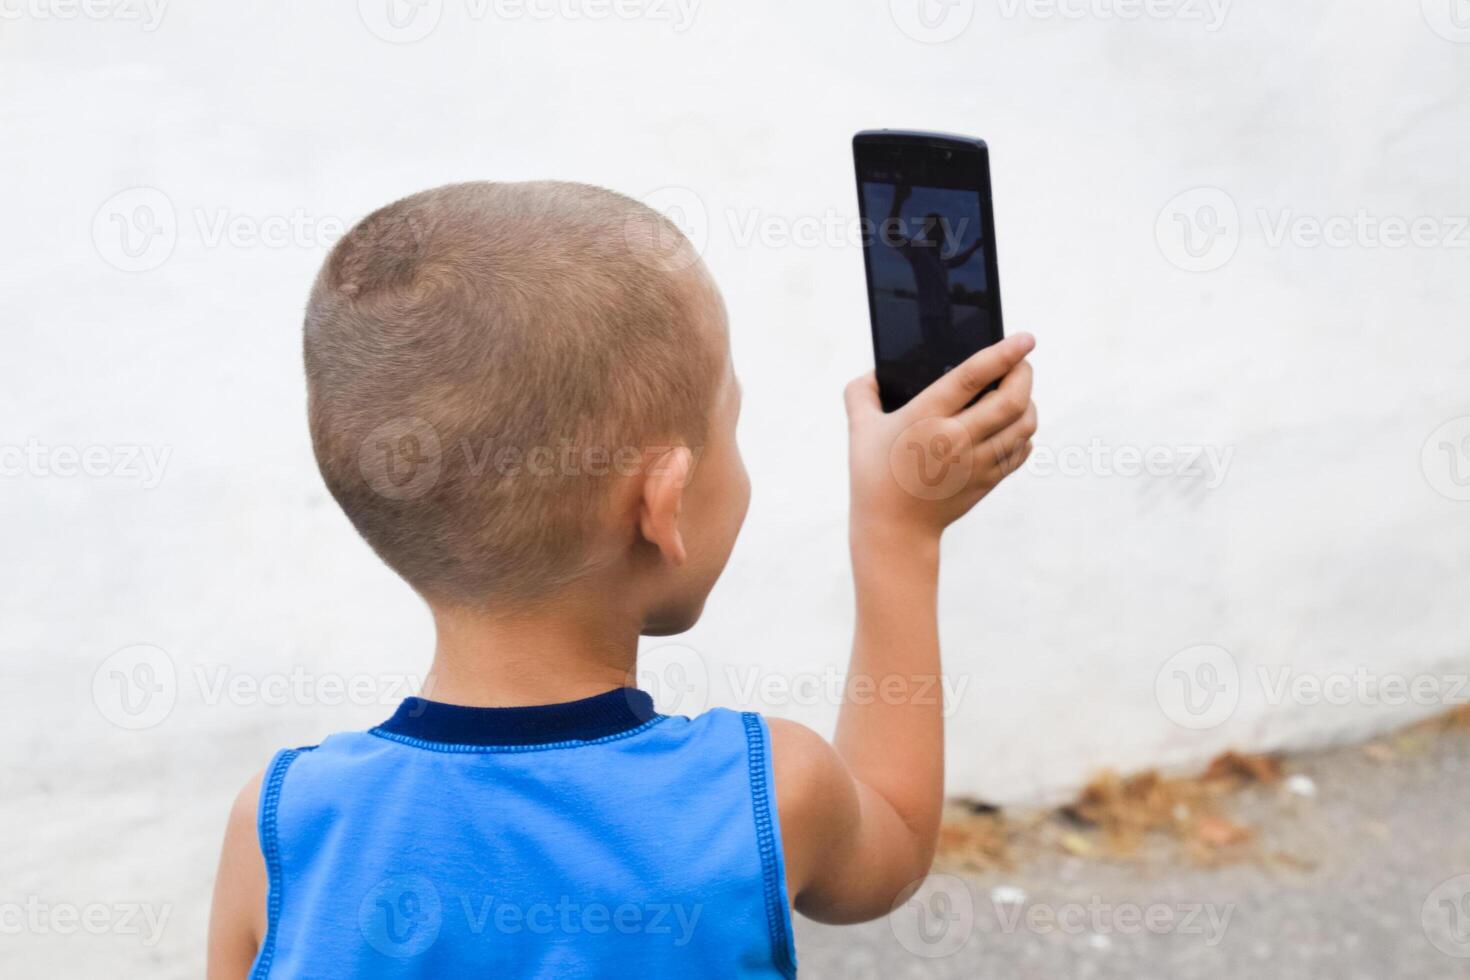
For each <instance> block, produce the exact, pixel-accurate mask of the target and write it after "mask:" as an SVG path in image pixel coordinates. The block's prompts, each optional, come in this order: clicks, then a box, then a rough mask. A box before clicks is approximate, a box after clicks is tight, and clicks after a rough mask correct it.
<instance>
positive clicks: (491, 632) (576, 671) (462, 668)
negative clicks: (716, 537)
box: [422, 599, 640, 708]
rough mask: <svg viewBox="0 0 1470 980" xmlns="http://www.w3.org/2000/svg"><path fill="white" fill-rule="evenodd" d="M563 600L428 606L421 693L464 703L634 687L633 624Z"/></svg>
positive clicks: (512, 702) (492, 704) (599, 605)
mask: <svg viewBox="0 0 1470 980" xmlns="http://www.w3.org/2000/svg"><path fill="white" fill-rule="evenodd" d="M608 607H609V604H608V603H605V602H579V601H577V600H576V599H568V600H564V601H558V602H554V603H548V604H545V605H541V606H537V607H536V608H534V609H520V610H515V611H512V612H504V613H497V614H492V613H486V612H481V611H477V610H466V609H463V608H445V607H440V606H435V605H431V606H430V610H431V611H432V612H433V614H434V626H435V629H436V631H437V634H438V639H437V642H436V644H435V648H434V663H433V665H432V666H431V667H430V668H429V673H428V676H427V677H425V678H424V688H423V692H422V695H423V697H425V698H428V699H430V700H432V701H442V702H445V703H447V704H461V705H467V706H470V707H487V708H498V707H515V706H521V705H535V704H556V703H559V702H563V701H576V700H579V699H581V698H587V697H592V696H593V695H597V694H602V693H603V692H605V691H609V690H612V689H614V688H619V687H628V686H633V685H634V671H635V669H636V667H637V659H638V635H639V630H640V624H639V623H638V622H636V621H632V620H627V621H618V619H617V618H616V617H615V616H614V615H611V614H610V613H609V610H608Z"/></svg>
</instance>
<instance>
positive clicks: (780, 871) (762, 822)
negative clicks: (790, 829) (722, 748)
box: [741, 711, 796, 980]
mask: <svg viewBox="0 0 1470 980" xmlns="http://www.w3.org/2000/svg"><path fill="white" fill-rule="evenodd" d="M741 720H742V721H744V722H745V745H746V756H747V758H748V759H749V760H750V794H751V802H752V803H753V804H754V806H755V836H756V844H757V846H758V847H759V848H760V856H761V876H762V879H763V884H764V887H765V897H766V925H767V928H768V929H769V931H770V935H771V959H772V961H773V962H774V963H775V966H776V969H777V970H779V971H780V972H781V975H782V976H784V977H788V978H791V980H794V978H795V977H796V948H795V943H794V940H793V938H792V931H791V906H790V904H789V903H788V902H787V899H786V872H785V869H784V868H783V866H782V865H783V864H784V860H783V855H782V853H781V838H780V828H779V826H778V818H777V816H776V809H775V793H774V792H772V789H771V784H772V782H773V780H772V776H771V754H770V751H769V749H768V748H767V746H768V744H769V739H768V737H767V729H766V724H765V721H764V720H763V719H762V718H761V716H760V715H759V714H757V713H756V712H754V711H744V712H741Z"/></svg>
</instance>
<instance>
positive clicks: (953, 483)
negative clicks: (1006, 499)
mask: <svg viewBox="0 0 1470 980" xmlns="http://www.w3.org/2000/svg"><path fill="white" fill-rule="evenodd" d="M1035 346H1036V340H1035V338H1033V337H1032V336H1031V335H1030V334H1025V333H1022V334H1016V335H1015V336H1013V337H1008V338H1006V339H1005V340H1003V341H1001V342H1000V343H998V344H994V345H992V346H990V347H987V348H985V349H984V350H982V351H980V352H979V353H977V354H975V355H974V356H972V357H971V358H970V359H969V360H967V361H965V362H964V363H963V364H960V365H959V366H958V367H956V368H955V369H954V370H952V371H950V372H949V373H948V374H946V375H945V376H944V377H942V378H940V379H939V380H938V381H936V382H934V383H933V384H932V385H930V386H929V387H928V388H926V389H924V390H923V391H922V392H920V393H919V395H918V396H916V397H915V398H914V399H913V400H912V401H910V402H909V403H908V404H907V405H905V406H904V407H903V408H900V409H899V410H898V411H896V412H891V413H887V414H885V413H884V411H883V408H882V406H881V404H880V403H879V401H878V382H877V379H876V378H875V377H874V375H872V374H867V375H864V376H863V377H861V378H858V379H857V380H856V381H854V382H852V383H851V384H849V385H848V386H847V392H846V396H847V417H848V432H849V440H850V454H849V456H850V467H851V477H852V526H853V529H854V530H857V529H859V528H861V529H864V530H868V529H876V530H879V531H887V530H891V531H896V532H898V533H900V534H905V535H915V534H917V535H921V536H923V537H938V535H939V534H940V532H942V531H943V530H944V529H945V528H946V527H947V526H949V525H950V524H952V523H953V522H954V521H956V520H958V519H959V518H960V517H962V516H964V514H965V513H966V512H967V511H969V509H970V508H971V507H974V506H975V504H976V503H978V502H979V500H980V498H982V497H984V496H985V495H986V494H987V493H989V492H990V491H991V490H993V489H994V488H995V486H996V484H998V483H1000V481H1001V480H1003V479H1005V478H1006V476H1008V475H1009V474H1011V473H1012V472H1014V471H1015V470H1016V468H1017V467H1019V466H1020V465H1021V464H1022V463H1024V462H1025V461H1026V459H1027V457H1028V456H1029V455H1030V453H1031V436H1032V435H1034V434H1035V432H1036V404H1035V403H1034V402H1032V401H1031V365H1030V364H1029V363H1028V362H1027V361H1026V360H1025V358H1026V355H1028V354H1029V353H1031V350H1032V349H1033V348H1034V347H1035ZM1002 378H1004V380H1003V381H1001V384H1000V386H999V387H998V388H996V389H995V390H994V391H992V392H990V393H989V394H987V395H986V396H985V397H984V398H981V399H980V400H979V401H978V402H976V403H975V404H974V405H970V407H968V408H966V407H965V406H966V405H968V404H969V402H970V400H971V399H972V398H974V397H975V395H977V394H979V393H980V392H981V391H983V390H984V389H985V388H986V387H987V386H989V385H990V384H991V383H992V382H994V381H997V380H1000V379H1002Z"/></svg>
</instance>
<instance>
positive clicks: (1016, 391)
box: [958, 361, 1032, 442]
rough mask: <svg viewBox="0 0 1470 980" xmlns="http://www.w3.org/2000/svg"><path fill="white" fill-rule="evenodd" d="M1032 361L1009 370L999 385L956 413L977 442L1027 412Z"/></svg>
mask: <svg viewBox="0 0 1470 980" xmlns="http://www.w3.org/2000/svg"><path fill="white" fill-rule="evenodd" d="M1031 378H1032V372H1031V363H1030V362H1029V361H1022V362H1021V363H1020V364H1017V365H1016V366H1015V367H1014V368H1012V369H1011V371H1010V373H1009V374H1007V375H1006V377H1005V380H1004V381H1002V382H1001V383H1000V387H998V388H996V389H995V390H994V391H992V392H990V393H989V394H987V395H986V396H985V397H984V398H982V399H980V400H979V401H978V402H976V403H975V404H973V405H971V406H970V407H969V408H967V409H965V410H964V411H963V412H961V413H960V414H959V416H958V417H959V420H960V422H962V423H963V424H964V426H965V430H966V431H967V432H969V433H970V438H971V439H973V440H975V441H976V442H979V441H981V440H982V439H985V438H986V437H988V436H991V435H994V434H995V433H998V432H1000V431H1001V430H1002V429H1004V428H1006V427H1007V426H1009V425H1011V424H1012V423H1014V422H1015V421H1016V420H1017V419H1019V418H1021V416H1023V415H1025V414H1026V410H1027V408H1028V407H1029V406H1030V405H1031Z"/></svg>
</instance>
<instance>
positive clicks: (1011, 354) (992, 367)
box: [909, 333, 1036, 415]
mask: <svg viewBox="0 0 1470 980" xmlns="http://www.w3.org/2000/svg"><path fill="white" fill-rule="evenodd" d="M1035 347H1036V338H1035V337H1033V336H1031V335H1030V334H1029V333H1018V334H1015V335H1014V336H1011V337H1007V338H1006V339H1005V340H1002V341H1001V342H1000V343H998V344H992V345H991V346H989V347H987V348H985V349H984V350H982V351H980V352H979V353H977V354H974V355H972V356H971V357H970V358H969V359H968V360H967V361H965V362H964V363H963V364H960V365H959V366H957V367H956V368H954V370H952V371H950V372H949V373H948V374H946V375H945V376H944V377H942V378H940V379H939V380H938V381H936V382H934V383H933V384H932V385H930V386H929V387H927V388H925V389H924V390H923V391H921V392H919V394H918V396H917V397H916V398H914V400H913V401H912V402H910V403H909V404H910V405H913V406H915V407H916V408H917V410H918V411H919V412H920V413H921V414H923V415H953V414H954V413H955V412H958V411H959V410H960V409H962V408H964V407H965V405H967V404H968V403H969V401H970V399H972V398H974V397H975V396H976V395H978V394H980V392H982V391H984V390H985V389H986V387H988V386H989V385H990V383H991V382H993V381H998V380H1000V379H1001V378H1003V377H1005V376H1006V375H1007V374H1008V373H1009V372H1010V370H1011V369H1012V368H1014V367H1015V366H1016V365H1017V364H1020V363H1021V359H1022V358H1024V357H1025V356H1026V355H1027V354H1029V353H1031V351H1032V349H1033V348H1035Z"/></svg>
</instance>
